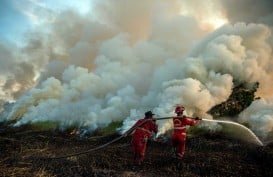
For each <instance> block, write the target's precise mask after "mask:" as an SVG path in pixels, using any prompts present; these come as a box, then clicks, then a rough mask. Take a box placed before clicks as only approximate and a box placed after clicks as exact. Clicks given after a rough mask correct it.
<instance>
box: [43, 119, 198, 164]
mask: <svg viewBox="0 0 273 177" xmlns="http://www.w3.org/2000/svg"><path fill="white" fill-rule="evenodd" d="M173 118H182V116H181V117H176V116H174V117H160V118H152V119H145V120H144V121H143V122H141V123H140V124H139V125H137V126H133V127H132V128H130V129H129V130H127V131H126V132H125V133H124V134H122V135H121V136H119V137H117V138H115V139H113V140H111V141H109V142H108V143H105V144H103V145H101V146H98V147H95V148H92V149H89V150H86V151H82V152H77V153H72V154H68V155H63V156H57V157H48V158H46V159H63V158H68V157H73V156H79V155H83V154H88V153H90V152H92V151H96V150H99V149H102V148H104V147H106V146H108V145H110V144H112V143H114V142H116V141H118V140H120V139H122V138H125V137H126V136H128V135H130V134H131V133H132V132H133V131H134V130H135V129H136V128H138V127H140V126H141V125H143V124H145V123H146V122H148V121H151V120H155V121H156V120H164V119H173ZM187 118H189V119H195V118H193V117H187Z"/></svg>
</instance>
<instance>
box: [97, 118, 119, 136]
mask: <svg viewBox="0 0 273 177" xmlns="http://www.w3.org/2000/svg"><path fill="white" fill-rule="evenodd" d="M121 125H122V121H118V122H112V123H110V124H109V125H108V126H106V127H104V128H98V129H97V130H96V131H95V132H94V133H93V134H95V135H107V134H112V133H115V132H116V131H117V128H119V127H121Z"/></svg>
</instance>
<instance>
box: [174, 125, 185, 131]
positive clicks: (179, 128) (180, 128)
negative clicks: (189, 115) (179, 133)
mask: <svg viewBox="0 0 273 177" xmlns="http://www.w3.org/2000/svg"><path fill="white" fill-rule="evenodd" d="M174 129H175V130H184V129H186V127H185V126H184V127H174Z"/></svg>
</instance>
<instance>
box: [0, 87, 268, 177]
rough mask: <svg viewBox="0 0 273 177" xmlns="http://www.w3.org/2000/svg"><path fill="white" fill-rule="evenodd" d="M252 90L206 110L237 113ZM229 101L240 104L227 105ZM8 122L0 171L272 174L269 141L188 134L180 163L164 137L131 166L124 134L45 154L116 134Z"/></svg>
mask: <svg viewBox="0 0 273 177" xmlns="http://www.w3.org/2000/svg"><path fill="white" fill-rule="evenodd" d="M254 93H255V89H254V90H248V89H246V88H244V87H243V86H240V87H238V88H236V89H235V90H234V91H233V94H232V95H231V97H230V99H229V100H228V101H227V102H226V103H222V104H221V105H218V106H216V107H214V108H213V109H211V113H212V114H214V115H219V116H218V117H220V116H222V115H232V114H237V113H238V112H240V111H241V110H243V109H245V108H246V107H247V106H248V105H249V102H251V101H253V100H254V99H255V96H254ZM246 98H247V99H246ZM235 100H236V101H235ZM234 101H235V102H236V104H235V105H237V106H239V105H240V106H241V107H240V109H239V108H236V106H234V107H233V106H230V105H231V104H230V103H231V102H234ZM225 108H228V109H227V110H226V109H225ZM10 125H11V124H10V123H8V122H4V123H0V152H1V153H0V176H18V177H23V176H39V177H44V176H50V177H51V176H56V177H63V176H94V177H105V176H112V177H127V176H128V177H129V176H132V177H133V176H140V177H155V176H164V177H165V176H188V177H194V176H219V177H223V176H248V177H250V176H263V177H265V176H268V177H271V176H273V170H272V167H273V144H272V143H271V144H270V143H269V144H267V145H266V146H257V145H255V144H251V143H247V142H245V141H242V140H239V139H234V138H230V137H227V136H226V135H225V134H221V133H217V134H216V133H202V134H199V135H198V134H195V135H193V134H189V135H188V138H187V146H186V153H185V156H184V159H183V160H182V161H180V162H178V161H176V160H175V159H174V158H173V150H172V147H171V144H170V140H169V139H168V138H167V139H165V141H161V142H159V141H152V140H150V141H149V142H148V145H147V152H146V156H145V161H144V164H143V165H142V166H140V167H138V168H137V169H136V170H132V158H133V155H132V151H131V146H130V141H131V137H130V136H129V137H125V138H122V139H120V140H119V141H117V142H114V143H112V144H110V145H108V146H106V147H104V148H101V149H99V150H96V151H91V152H89V153H86V154H82V155H79V156H71V157H67V158H60V159H50V158H51V157H58V156H63V155H67V154H72V153H78V152H84V151H87V150H90V149H92V148H95V147H98V146H101V145H103V144H105V143H108V142H109V141H111V140H113V139H115V138H117V137H119V136H120V135H118V134H116V133H113V132H114V131H112V133H109V132H111V131H110V130H108V131H106V132H104V131H96V132H94V133H93V134H91V135H88V136H85V137H80V136H79V135H77V134H75V132H74V130H73V129H68V130H66V131H59V130H57V129H51V130H39V129H37V128H36V129H34V128H33V126H31V125H25V126H21V127H11V126H10ZM119 125H120V124H115V125H114V126H119Z"/></svg>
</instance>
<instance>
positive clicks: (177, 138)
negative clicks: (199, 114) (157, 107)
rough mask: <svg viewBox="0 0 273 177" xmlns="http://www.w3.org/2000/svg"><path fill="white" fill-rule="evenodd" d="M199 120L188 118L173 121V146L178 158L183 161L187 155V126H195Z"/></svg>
mask: <svg viewBox="0 0 273 177" xmlns="http://www.w3.org/2000/svg"><path fill="white" fill-rule="evenodd" d="M197 123H198V120H191V119H188V118H187V117H186V116H183V117H181V118H174V119H173V126H174V131H173V134H172V146H173V147H174V149H175V153H176V158H177V159H181V158H182V157H183V156H184V153H185V146H186V125H190V126H192V125H195V124H197Z"/></svg>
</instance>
